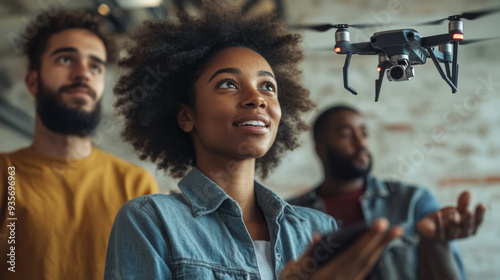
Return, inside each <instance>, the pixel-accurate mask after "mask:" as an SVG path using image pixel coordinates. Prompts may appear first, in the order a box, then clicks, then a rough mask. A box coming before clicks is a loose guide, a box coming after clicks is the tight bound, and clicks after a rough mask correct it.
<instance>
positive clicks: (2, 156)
mask: <svg viewBox="0 0 500 280" xmlns="http://www.w3.org/2000/svg"><path fill="white" fill-rule="evenodd" d="M27 153H29V148H28V147H25V148H19V149H17V150H14V151H10V152H0V166H7V165H12V163H13V162H14V161H15V160H17V159H20V158H25V157H27V156H29V155H27Z"/></svg>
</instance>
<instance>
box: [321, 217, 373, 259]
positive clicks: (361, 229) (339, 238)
mask: <svg viewBox="0 0 500 280" xmlns="http://www.w3.org/2000/svg"><path fill="white" fill-rule="evenodd" d="M369 227H370V226H369V225H368V224H366V223H364V222H363V223H359V224H356V225H353V226H349V227H346V228H343V229H341V230H339V231H336V232H332V233H330V234H327V235H325V236H323V238H322V239H321V241H320V242H319V244H318V246H316V248H314V250H313V257H314V259H315V260H316V261H317V262H318V266H321V265H323V264H324V263H326V262H327V261H329V260H330V259H332V258H333V257H335V256H337V255H338V254H339V253H340V252H342V251H343V250H344V249H346V248H347V247H349V246H350V245H351V244H352V243H353V242H354V241H356V240H357V239H358V238H359V237H360V236H361V235H362V234H363V233H365V232H366V231H367V230H368V228H369Z"/></svg>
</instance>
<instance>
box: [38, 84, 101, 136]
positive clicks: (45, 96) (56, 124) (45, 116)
mask: <svg viewBox="0 0 500 280" xmlns="http://www.w3.org/2000/svg"><path fill="white" fill-rule="evenodd" d="M38 85H39V86H38V94H37V97H36V112H37V114H38V116H39V117H40V120H41V121H42V123H43V124H44V125H45V126H46V127H47V128H48V129H49V130H51V131H53V132H56V133H60V134H63V135H75V136H79V137H86V136H89V135H91V134H92V133H93V132H94V130H95V128H96V127H97V126H98V125H99V122H100V120H101V100H99V101H98V102H97V103H96V105H95V108H94V110H92V111H90V112H85V111H84V110H83V109H81V108H78V107H77V108H69V107H67V106H66V105H65V104H64V103H63V100H62V95H63V93H64V91H65V90H68V89H70V88H73V87H86V88H87V89H89V90H90V91H91V95H92V97H93V98H96V95H95V92H94V91H92V89H90V88H89V87H88V85H86V84H85V83H74V84H72V85H69V86H63V87H61V88H60V89H59V90H58V91H57V92H54V91H53V90H50V89H49V88H47V87H45V86H44V85H43V83H42V81H41V80H38ZM78 105H79V106H81V105H84V102H83V101H82V102H81V103H79V104H78Z"/></svg>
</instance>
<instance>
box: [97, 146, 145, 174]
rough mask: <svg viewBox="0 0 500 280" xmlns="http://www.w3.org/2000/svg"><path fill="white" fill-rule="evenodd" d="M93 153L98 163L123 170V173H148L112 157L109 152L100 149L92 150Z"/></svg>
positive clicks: (132, 164)
mask: <svg viewBox="0 0 500 280" xmlns="http://www.w3.org/2000/svg"><path fill="white" fill-rule="evenodd" d="M94 152H95V153H96V157H97V158H98V160H99V162H105V163H107V164H110V165H111V166H113V167H114V168H117V169H120V170H123V171H125V172H138V173H144V172H146V173H149V172H148V171H147V170H146V169H144V168H143V167H141V166H139V165H137V164H134V163H131V162H128V161H126V160H124V159H122V158H120V157H118V156H116V155H113V154H111V153H109V152H105V151H103V150H101V149H98V148H94Z"/></svg>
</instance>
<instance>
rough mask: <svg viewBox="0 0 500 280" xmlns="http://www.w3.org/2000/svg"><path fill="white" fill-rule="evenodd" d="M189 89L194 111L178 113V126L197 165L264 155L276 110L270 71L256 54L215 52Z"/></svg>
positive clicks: (272, 133)
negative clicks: (192, 90)
mask: <svg viewBox="0 0 500 280" xmlns="http://www.w3.org/2000/svg"><path fill="white" fill-rule="evenodd" d="M194 88H195V94H196V98H195V100H196V102H195V107H194V108H192V109H189V108H186V107H184V109H185V110H181V113H180V115H179V124H180V126H181V128H183V129H184V131H186V132H189V133H191V137H192V139H193V144H194V147H195V150H196V158H197V161H199V160H200V159H209V160H215V159H216V158H220V159H234V160H241V159H248V158H252V159H255V158H259V157H262V156H264V155H265V153H266V152H267V151H268V150H269V149H270V148H271V145H272V144H273V142H274V140H275V138H276V133H277V130H278V125H279V122H280V118H281V108H280V104H279V102H278V88H277V83H276V79H275V77H274V73H273V70H272V69H271V66H269V64H268V63H267V61H266V60H265V59H264V58H263V57H262V56H261V55H260V54H258V53H256V52H254V51H252V50H250V49H247V48H243V47H231V48H227V49H224V50H222V51H220V52H218V53H216V54H215V55H214V57H213V58H212V59H211V60H210V62H209V64H208V65H207V67H206V68H205V69H204V71H203V72H202V74H201V76H200V78H199V79H198V80H197V81H196V83H195V85H194ZM182 111H184V114H183V113H182Z"/></svg>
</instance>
